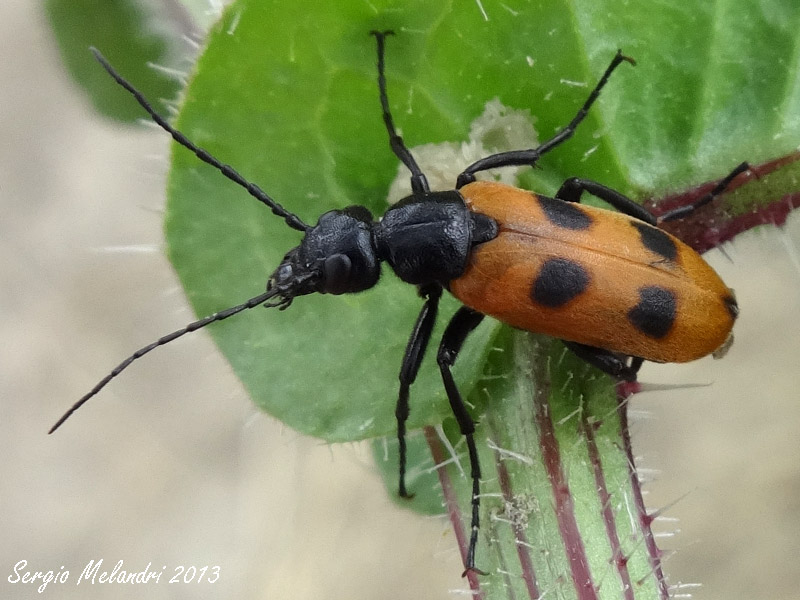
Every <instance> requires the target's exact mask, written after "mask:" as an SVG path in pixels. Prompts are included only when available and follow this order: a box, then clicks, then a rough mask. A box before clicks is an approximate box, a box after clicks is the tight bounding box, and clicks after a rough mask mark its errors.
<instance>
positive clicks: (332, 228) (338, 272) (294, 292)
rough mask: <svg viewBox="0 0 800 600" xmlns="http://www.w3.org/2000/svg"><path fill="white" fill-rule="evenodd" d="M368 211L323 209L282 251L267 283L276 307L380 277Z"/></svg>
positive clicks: (347, 290)
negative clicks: (300, 237)
mask: <svg viewBox="0 0 800 600" xmlns="http://www.w3.org/2000/svg"><path fill="white" fill-rule="evenodd" d="M372 225H373V222H372V214H370V212H369V211H368V210H367V209H366V208H364V207H363V206H350V207H348V208H345V209H344V210H332V211H330V212H326V213H325V214H323V215H322V216H321V217H320V218H319V221H318V222H317V224H316V225H315V226H314V227H311V228H309V229H308V230H307V231H306V234H305V237H304V238H303V241H302V242H300V245H299V246H297V247H296V248H293V249H292V250H290V251H289V252H288V253H287V254H286V256H284V257H283V260H282V261H281V264H280V265H279V266H278V268H277V269H276V270H275V272H274V273H273V274H272V277H270V280H269V282H268V283H267V290H268V291H276V292H277V296H279V297H280V298H281V301H280V307H281V308H286V307H287V306H289V304H291V302H292V299H293V298H295V297H296V296H303V295H305V294H312V293H314V292H318V293H320V294H336V295H338V294H350V293H353V292H361V291H363V290H366V289H369V288H371V287H372V286H374V285H375V284H376V283H377V282H378V278H379V277H380V262H379V260H378V258H377V256H376V255H375V250H374V248H373V244H372Z"/></svg>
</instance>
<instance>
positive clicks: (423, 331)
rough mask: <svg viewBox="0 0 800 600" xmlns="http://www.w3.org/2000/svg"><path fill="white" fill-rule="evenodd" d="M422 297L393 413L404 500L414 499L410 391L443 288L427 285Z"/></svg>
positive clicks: (427, 340) (428, 339)
mask: <svg viewBox="0 0 800 600" xmlns="http://www.w3.org/2000/svg"><path fill="white" fill-rule="evenodd" d="M419 295H420V296H422V297H423V298H425V304H423V305H422V310H421V311H420V312H419V316H418V317H417V322H416V323H415V324H414V329H413V330H412V331H411V337H410V338H409V340H408V345H407V346H406V353H405V354H404V355H403V366H402V367H401V368H400V395H399V396H398V398H397V406H396V408H395V410H394V414H395V416H396V417H397V441H398V442H399V444H400V479H399V481H400V483H399V487H398V490H399V492H398V493H399V494H400V496H401V497H403V498H411V497H412V496H413V494H409V493H408V490H406V454H407V451H406V421H407V420H408V413H409V406H408V390H409V388H410V387H411V384H412V383H414V380H415V379H416V378H417V373H418V372H419V366H420V364H422V358H423V356H425V349H426V348H427V347H428V342H429V341H430V339H431V332H432V331H433V326H434V324H435V323H436V314H437V313H438V311H439V298H441V297H442V288H441V286H439V285H438V284H433V285H430V286H425V287H423V288H421V289H420V290H419Z"/></svg>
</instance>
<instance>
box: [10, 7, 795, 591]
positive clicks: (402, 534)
mask: <svg viewBox="0 0 800 600" xmlns="http://www.w3.org/2000/svg"><path fill="white" fill-rule="evenodd" d="M36 5H37V3H34V2H13V1H12V2H3V3H2V4H0V56H2V57H3V60H2V62H1V63H0V81H2V82H3V85H2V86H1V87H0V252H1V253H0V281H2V283H1V284H0V332H2V333H1V334H0V335H2V340H3V344H2V347H0V395H1V396H0V397H1V398H2V417H0V449H2V453H3V456H4V458H5V460H4V461H3V464H2V466H1V467H0V469H2V471H0V503H1V504H0V540H1V541H0V590H2V591H0V596H1V597H3V598H39V597H45V595H46V594H50V595H51V597H59V598H65V599H69V598H81V599H85V600H91V599H94V598H118V599H124V598H137V599H148V600H150V599H157V598H243V599H254V598H264V599H273V598H292V599H297V600H302V599H312V598H313V599H316V598H330V599H340V598H341V599H356V598H375V597H381V598H417V599H420V600H421V599H424V598H446V597H448V590H455V589H459V588H463V587H464V584H463V582H462V581H461V579H460V578H459V572H460V561H459V559H458V557H457V555H456V553H455V551H454V543H453V540H452V536H451V534H450V532H449V530H448V529H447V527H446V525H445V524H444V523H443V522H442V521H441V520H437V519H422V518H418V517H416V516H414V515H412V514H411V513H408V512H404V511H402V510H399V509H397V508H395V507H394V506H393V505H392V504H391V503H390V501H389V500H388V499H387V498H386V495H385V494H384V492H383V489H382V486H381V484H380V482H379V481H378V478H377V476H376V474H375V472H374V471H375V470H374V467H373V466H372V464H371V462H370V459H369V456H368V453H367V452H366V451H365V449H364V448H362V447H356V446H339V447H334V448H329V447H327V446H324V445H322V444H320V443H319V442H317V441H315V440H312V439H307V438H304V437H301V436H299V435H298V434H296V433H294V432H292V431H290V430H286V429H284V428H282V427H281V426H280V425H279V424H278V423H275V422H274V421H273V420H272V419H270V418H269V417H266V416H263V415H260V414H257V413H256V411H255V410H254V409H253V408H252V407H251V405H250V404H249V402H248V400H247V398H246V397H245V396H244V394H243V393H242V391H241V389H240V387H239V385H238V384H237V382H236V380H235V379H234V378H233V376H232V375H231V373H230V371H229V369H228V367H227V366H226V364H225V363H224V362H223V360H222V359H221V358H220V357H219V355H218V354H217V353H216V351H215V349H214V348H213V346H212V344H211V343H210V342H209V340H208V339H207V338H206V337H205V336H204V335H202V334H201V335H195V336H193V337H192V338H191V341H189V340H186V341H185V342H184V343H178V344H175V345H173V346H171V347H170V348H169V349H162V350H161V351H160V352H159V355H158V358H157V359H155V360H147V361H142V363H141V364H140V365H138V366H137V368H136V370H135V372H131V373H129V375H130V376H128V377H123V378H121V379H119V380H118V381H116V382H115V384H114V386H113V387H112V388H110V389H109V390H108V391H106V392H105V393H104V397H103V398H102V400H100V401H97V402H95V403H94V404H93V405H92V406H91V409H89V410H86V411H85V412H83V414H81V415H80V419H81V420H80V423H74V425H75V426H73V427H66V428H64V430H62V431H61V432H59V434H58V435H57V436H54V437H48V436H47V435H45V432H46V430H47V428H48V427H49V426H50V424H51V423H52V422H53V420H54V419H55V418H56V417H57V416H58V415H59V414H60V413H61V411H62V410H63V409H64V408H65V407H66V406H68V405H69V404H70V403H71V402H72V401H73V400H74V399H75V398H77V397H79V396H80V395H81V394H82V393H83V392H84V391H86V390H87V389H88V387H90V386H91V385H92V384H93V383H94V382H95V381H96V379H97V378H98V377H99V375H100V374H102V373H103V372H104V371H105V370H106V369H107V368H108V367H109V366H110V365H112V364H115V363H116V361H117V360H118V359H119V358H121V357H123V356H125V355H127V354H128V353H129V352H130V351H131V350H132V349H134V348H137V347H138V346H140V345H142V343H143V342H148V341H150V340H151V339H153V338H155V337H157V336H158V335H160V334H163V333H165V332H168V331H171V330H172V329H174V328H175V327H176V326H180V325H183V324H184V323H185V322H188V321H189V320H191V315H190V313H189V311H188V309H187V308H186V304H185V301H184V299H183V296H182V293H181V292H180V291H179V289H178V287H177V282H176V279H175V277H174V275H173V273H172V271H171V269H170V267H169V265H168V264H167V262H166V260H165V259H164V257H163V255H162V253H161V251H160V247H159V244H160V243H161V216H160V214H159V210H160V207H161V204H162V187H163V181H162V179H163V171H164V168H165V167H164V161H163V160H161V159H158V158H155V157H158V156H161V155H163V154H164V152H165V149H166V139H165V138H164V136H161V135H158V134H157V133H154V132H152V131H150V130H138V131H137V130H133V129H117V128H115V127H112V126H111V125H109V124H108V123H105V122H103V121H101V120H99V119H97V118H95V117H94V116H93V114H92V111H91V109H90V108H89V106H88V104H87V103H86V102H85V100H84V99H83V97H82V96H81V93H80V92H79V91H78V90H76V89H75V88H74V87H73V85H72V84H71V82H70V80H69V78H68V77H67V75H66V74H65V73H64V70H63V68H62V66H61V64H60V60H59V57H58V55H57V51H56V49H55V47H54V43H53V41H52V39H51V38H50V36H49V32H48V30H47V27H46V26H45V24H44V22H43V19H42V16H41V14H40V13H39V12H38V10H37V8H36ZM798 244H800V219H798V218H795V219H793V222H792V224H791V225H790V226H789V227H787V228H786V229H785V230H783V231H779V230H777V229H774V228H762V229H760V230H758V231H754V232H751V233H750V234H748V235H746V236H742V237H741V238H740V239H739V240H737V242H736V243H735V244H734V245H733V246H729V247H728V248H727V251H728V253H729V255H730V256H731V258H732V262H729V261H728V260H726V259H725V258H724V257H722V256H721V255H720V254H714V255H712V256H711V257H710V260H711V261H712V262H713V264H714V265H715V266H716V267H717V268H718V270H719V271H720V273H721V274H722V275H723V277H724V278H725V279H726V281H727V282H728V283H729V284H730V285H731V286H732V287H734V288H735V289H736V291H737V294H738V296H739V300H740V305H741V307H742V316H741V319H740V321H739V323H738V324H737V329H736V335H737V343H736V345H735V346H734V348H733V350H732V351H731V354H730V355H729V356H728V357H727V358H726V359H725V360H723V361H718V362H716V363H712V361H710V360H704V361H701V362H699V363H695V364H692V365H687V366H681V367H675V368H671V367H663V366H660V367H652V368H648V369H647V370H646V371H644V373H643V377H642V378H643V379H644V380H645V381H652V382H664V383H690V382H714V383H713V385H712V386H710V387H705V388H700V389H696V390H691V391H684V392H681V393H680V394H678V393H677V392H671V393H670V392H667V393H660V394H656V393H649V394H643V395H641V396H639V397H637V398H636V399H635V400H634V403H633V405H634V408H635V410H636V411H637V412H641V411H647V412H648V413H649V414H650V415H651V418H649V419H643V420H639V421H638V422H637V424H636V425H635V426H634V445H635V448H636V452H637V454H639V455H641V456H642V457H643V458H642V460H641V465H642V466H644V467H647V468H648V469H659V470H661V474H660V475H658V478H657V481H656V482H655V483H652V484H650V485H649V486H648V489H649V490H650V492H651V493H650V494H649V495H648V498H647V500H648V502H649V504H650V506H651V507H653V508H657V507H660V506H664V505H667V504H670V503H673V502H675V501H677V502H676V503H675V505H674V506H672V507H671V508H670V509H669V511H668V516H673V517H677V518H679V519H680V522H679V523H677V524H676V525H674V527H676V528H678V529H680V533H679V534H678V535H677V536H675V537H674V538H668V539H661V544H662V546H663V547H665V548H677V549H679V552H678V553H677V554H675V555H674V556H673V557H672V558H671V559H670V560H669V561H668V562H667V565H666V570H667V572H668V573H669V574H670V577H671V580H672V582H673V583H675V582H678V581H683V582H689V583H696V582H698V583H702V584H703V587H702V588H699V589H695V588H687V589H684V590H682V592H689V591H691V592H693V593H694V594H695V597H696V598H698V599H703V600H717V599H719V600H722V599H725V600H737V599H745V598H748V599H749V598H766V599H769V600H781V599H787V600H788V599H790V598H791V599H795V598H797V597H798V593H797V590H796V588H797V580H798V577H800V566H798V560H797V558H798V557H799V556H800V542H798V537H799V534H800V500H799V499H798V498H800V461H798V456H799V455H800V448H799V447H798V434H797V429H798V427H800V402H798V401H799V400H800V392H798V384H800V373H798V360H797V357H798V353H799V348H798V344H800V335H798V334H800V326H799V325H798V314H800V294H798V287H800V264H798V263H797V262H796V253H795V254H793V255H791V256H794V257H795V258H794V262H793V260H792V259H790V253H789V252H788V249H789V248H795V247H796V246H797V245H798ZM127 245H136V246H142V245H143V246H144V247H155V248H156V249H155V251H151V252H127V253H115V252H108V251H104V250H102V249H103V248H108V247H111V246H127ZM792 251H793V252H794V250H792ZM387 401H391V399H387ZM93 558H94V559H99V558H102V559H104V562H105V563H106V565H110V564H113V563H115V562H116V561H117V560H119V559H124V561H125V565H126V567H127V568H130V569H136V570H139V569H142V568H144V566H145V565H146V564H147V563H148V562H151V561H152V563H153V568H155V569H160V567H161V566H162V565H168V570H167V574H166V575H165V576H164V579H166V578H167V577H169V576H170V575H171V574H172V573H173V568H174V567H176V566H179V565H185V566H190V565H195V566H198V567H201V566H203V565H207V564H210V565H220V567H221V571H222V572H221V575H222V576H221V578H220V581H219V582H218V583H216V584H215V585H210V586H209V585H206V586H198V585H197V584H192V585H186V584H173V585H168V584H167V583H166V582H165V581H162V582H161V583H159V584H157V585H156V584H150V585H146V586H139V587H135V588H133V587H120V586H114V587H109V586H108V585H106V586H100V585H96V586H95V587H88V588H87V587H86V586H85V584H84V585H81V586H80V587H76V586H74V580H75V578H76V576H77V574H78V572H79V571H80V570H81V569H82V568H83V565H85V563H86V562H87V561H88V560H90V559H93ZM23 559H24V560H27V561H28V563H29V566H28V569H30V570H48V569H54V570H59V569H60V568H61V567H62V565H63V566H65V567H66V568H67V569H70V570H71V571H73V574H72V579H71V583H69V584H66V585H61V586H57V585H55V584H51V585H50V587H49V588H48V589H47V590H46V592H45V594H43V595H39V594H37V593H36V590H35V588H34V587H33V586H30V585H22V584H15V585H12V584H11V583H9V582H8V578H9V576H11V575H12V570H13V565H14V564H15V563H17V562H18V561H20V560H23ZM451 597H462V596H460V595H458V594H456V595H452V596H451Z"/></svg>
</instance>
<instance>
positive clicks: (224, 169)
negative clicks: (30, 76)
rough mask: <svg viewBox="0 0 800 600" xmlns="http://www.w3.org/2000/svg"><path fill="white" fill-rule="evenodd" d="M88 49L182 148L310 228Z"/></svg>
mask: <svg viewBox="0 0 800 600" xmlns="http://www.w3.org/2000/svg"><path fill="white" fill-rule="evenodd" d="M89 49H90V50H91V51H92V53H93V54H94V56H95V58H96V59H97V60H98V62H99V63H100V64H101V65H103V68H104V69H105V70H106V71H108V74H109V75H111V77H113V78H114V81H116V82H117V83H118V84H119V85H121V86H122V87H124V88H125V89H126V90H128V92H130V93H131V95H132V96H133V97H134V98H135V99H136V101H137V102H138V103H139V105H140V106H141V107H142V108H143V109H145V110H146V111H147V112H148V114H149V115H150V117H151V118H152V119H153V121H155V122H156V123H157V124H158V126H159V127H161V128H162V129H164V130H165V131H166V132H168V133H169V134H170V135H171V136H172V138H173V139H174V140H175V141H176V142H178V143H179V144H180V145H181V146H183V147H184V148H188V149H189V150H191V151H192V152H194V154H195V155H196V156H197V158H199V159H200V160H202V161H203V162H205V163H208V164H209V165H211V166H212V167H215V168H216V169H218V170H219V171H220V172H221V173H222V174H223V175H225V177H227V178H228V179H230V180H231V181H234V182H235V183H238V184H239V185H240V186H242V187H243V188H244V189H246V190H247V191H248V192H249V194H250V195H251V196H253V197H254V198H256V199H257V200H259V201H261V202H263V203H264V204H266V205H267V206H269V208H270V209H271V210H272V213H273V214H275V215H277V216H279V217H283V220H284V221H286V224H287V225H288V226H289V227H291V228H292V229H296V230H297V231H308V230H309V229H310V227H309V226H308V225H306V224H305V223H303V221H302V220H301V219H300V217H298V216H297V215H295V214H293V213H290V212H289V211H288V210H286V209H285V208H283V207H282V206H281V205H280V204H278V203H277V202H275V200H273V199H272V198H270V197H269V196H268V195H267V194H266V193H265V192H264V190H262V189H261V188H260V187H258V186H257V185H256V184H254V183H250V182H249V181H247V180H246V179H245V178H244V177H242V176H241V175H239V173H237V172H236V170H235V169H234V168H233V167H231V166H230V165H226V164H224V163H221V162H220V161H218V160H217V159H216V158H214V157H213V156H211V154H209V153H208V151H206V150H203V149H202V148H199V147H197V146H195V145H194V144H193V143H192V142H191V141H190V140H189V138H187V137H186V136H185V135H183V134H182V133H181V132H180V131H178V130H177V129H175V128H173V127H172V125H170V124H169V123H167V121H166V119H164V118H163V117H162V116H161V115H159V114H158V113H157V112H156V111H155V109H154V108H153V107H152V106H151V105H150V103H149V102H148V101H147V99H146V98H145V97H144V96H143V95H142V93H141V92H140V91H139V90H137V89H136V88H135V87H133V85H131V84H130V83H129V82H128V81H127V80H126V79H125V78H124V77H122V75H120V74H119V73H117V71H116V70H115V69H114V67H112V66H111V65H110V64H109V62H108V61H107V60H106V58H105V57H104V56H103V55H102V54H101V53H100V51H99V50H98V49H97V48H89Z"/></svg>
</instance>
